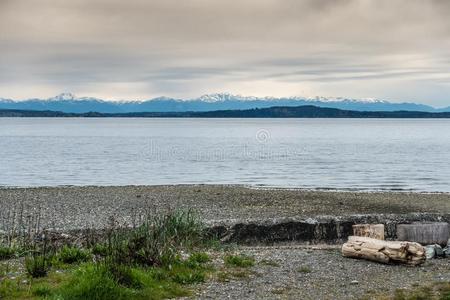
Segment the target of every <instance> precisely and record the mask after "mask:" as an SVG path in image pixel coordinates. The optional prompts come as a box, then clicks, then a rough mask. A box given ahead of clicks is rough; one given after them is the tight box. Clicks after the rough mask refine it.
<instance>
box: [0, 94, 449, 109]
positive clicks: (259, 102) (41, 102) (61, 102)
mask: <svg viewBox="0 0 450 300" xmlns="http://www.w3.org/2000/svg"><path fill="white" fill-rule="evenodd" d="M302 105H314V106H318V107H328V108H337V109H344V110H356V111H398V110H409V111H428V112H433V111H450V108H442V109H436V108H434V107H431V106H428V105H423V104H416V103H393V102H388V101H385V100H379V99H372V98H366V99H352V98H342V97H300V96H293V97H254V96H242V95H235V94H231V93H215V94H205V95H203V96H200V97H198V98H170V97H158V98H154V99H149V100H145V101H138V100H134V101H130V100H121V101H108V100H102V99H98V98H92V97H77V96H75V95H74V94H72V93H68V92H66V93H61V94H59V95H57V96H54V97H51V98H48V99H36V98H33V99H28V100H22V101H13V100H9V99H0V109H25V110H53V111H62V112H74V113H84V112H92V111H95V112H100V113H118V112H183V111H213V110H240V109H253V108H268V107H273V106H288V107H293V106H302Z"/></svg>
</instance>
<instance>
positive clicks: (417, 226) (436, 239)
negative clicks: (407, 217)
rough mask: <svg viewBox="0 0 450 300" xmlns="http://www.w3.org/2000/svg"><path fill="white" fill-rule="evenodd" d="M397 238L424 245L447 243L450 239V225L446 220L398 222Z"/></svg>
mask: <svg viewBox="0 0 450 300" xmlns="http://www.w3.org/2000/svg"><path fill="white" fill-rule="evenodd" d="M397 239H398V240H400V241H411V242H417V243H420V244H422V245H431V244H438V245H446V244H447V241H448V239H449V225H448V223H446V222H428V223H419V222H418V223H412V224H398V225H397Z"/></svg>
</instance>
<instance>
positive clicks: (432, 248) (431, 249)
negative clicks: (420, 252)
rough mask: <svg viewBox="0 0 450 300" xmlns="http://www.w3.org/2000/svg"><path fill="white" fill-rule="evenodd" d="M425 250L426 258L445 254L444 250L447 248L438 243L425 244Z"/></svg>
mask: <svg viewBox="0 0 450 300" xmlns="http://www.w3.org/2000/svg"><path fill="white" fill-rule="evenodd" d="M425 251H426V254H427V259H432V258H438V257H445V256H447V255H446V251H448V249H447V248H445V249H442V247H441V246H440V245H437V244H434V245H427V246H425Z"/></svg>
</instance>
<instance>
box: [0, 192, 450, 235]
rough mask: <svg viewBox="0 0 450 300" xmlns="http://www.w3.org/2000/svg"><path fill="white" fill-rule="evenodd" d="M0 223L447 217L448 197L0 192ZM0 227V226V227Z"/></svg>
mask: <svg viewBox="0 0 450 300" xmlns="http://www.w3.org/2000/svg"><path fill="white" fill-rule="evenodd" d="M0 207H1V211H0V220H5V219H7V218H8V214H10V213H13V212H14V211H15V212H16V213H18V212H20V213H23V215H24V216H26V215H30V214H36V213H38V212H39V214H40V215H41V220H40V222H41V225H42V226H45V227H50V228H56V229H64V230H69V229H80V228H86V227H91V228H103V227H105V226H107V224H108V220H109V218H110V217H111V216H114V217H115V218H116V219H118V220H120V221H123V222H128V223H132V222H133V220H134V219H135V218H136V216H137V215H139V214H142V213H143V212H144V211H147V210H148V211H150V212H155V213H158V212H162V211H166V210H169V209H174V208H177V209H188V208H190V209H193V210H195V211H197V212H198V213H199V214H200V216H201V218H202V219H203V220H205V221H207V222H211V221H222V220H251V219H272V218H282V217H314V216H319V215H333V216H346V215H355V214H374V213H376V214H397V213H398V214H405V213H417V212H429V213H440V214H444V213H450V194H419V193H391V192H389V193H362V192H331V191H330V192H328V191H327V192H323V191H306V190H284V189H255V188H248V187H244V186H231V185H173V186H123V187H94V186H92V187H40V188H1V189H0ZM1 224H2V223H0V226H1Z"/></svg>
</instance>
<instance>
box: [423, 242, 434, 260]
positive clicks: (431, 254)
mask: <svg viewBox="0 0 450 300" xmlns="http://www.w3.org/2000/svg"><path fill="white" fill-rule="evenodd" d="M425 255H426V257H427V259H433V258H435V257H436V250H435V249H434V245H428V246H425Z"/></svg>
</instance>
